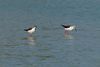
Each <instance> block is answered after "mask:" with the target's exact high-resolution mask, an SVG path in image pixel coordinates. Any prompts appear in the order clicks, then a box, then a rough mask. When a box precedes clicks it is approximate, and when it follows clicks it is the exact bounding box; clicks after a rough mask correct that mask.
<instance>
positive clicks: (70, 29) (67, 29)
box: [62, 25, 76, 31]
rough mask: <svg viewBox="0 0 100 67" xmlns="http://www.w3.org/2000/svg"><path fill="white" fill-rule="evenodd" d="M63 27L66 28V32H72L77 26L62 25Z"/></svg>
mask: <svg viewBox="0 0 100 67" xmlns="http://www.w3.org/2000/svg"><path fill="white" fill-rule="evenodd" d="M62 27H64V30H65V31H72V30H74V29H75V27H76V26H75V25H62Z"/></svg>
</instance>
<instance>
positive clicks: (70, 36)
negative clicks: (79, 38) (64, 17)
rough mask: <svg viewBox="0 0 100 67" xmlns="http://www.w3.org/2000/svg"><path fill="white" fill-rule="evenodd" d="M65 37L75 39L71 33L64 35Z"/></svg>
mask: <svg viewBox="0 0 100 67" xmlns="http://www.w3.org/2000/svg"><path fill="white" fill-rule="evenodd" d="M64 37H65V39H74V37H73V36H72V35H71V34H69V33H66V32H65V33H64Z"/></svg>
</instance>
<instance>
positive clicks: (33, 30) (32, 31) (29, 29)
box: [24, 26, 37, 34]
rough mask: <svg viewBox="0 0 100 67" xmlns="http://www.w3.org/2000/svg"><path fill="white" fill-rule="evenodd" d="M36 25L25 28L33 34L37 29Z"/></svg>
mask: <svg viewBox="0 0 100 67" xmlns="http://www.w3.org/2000/svg"><path fill="white" fill-rule="evenodd" d="M36 27H37V26H34V27H30V28H27V29H24V31H27V32H28V33H29V34H32V33H34V32H35V31H36Z"/></svg>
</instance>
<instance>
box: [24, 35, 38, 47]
mask: <svg viewBox="0 0 100 67" xmlns="http://www.w3.org/2000/svg"><path fill="white" fill-rule="evenodd" d="M24 40H26V42H27V43H28V44H29V45H35V44H36V38H35V36H28V37H25V38H24Z"/></svg>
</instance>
